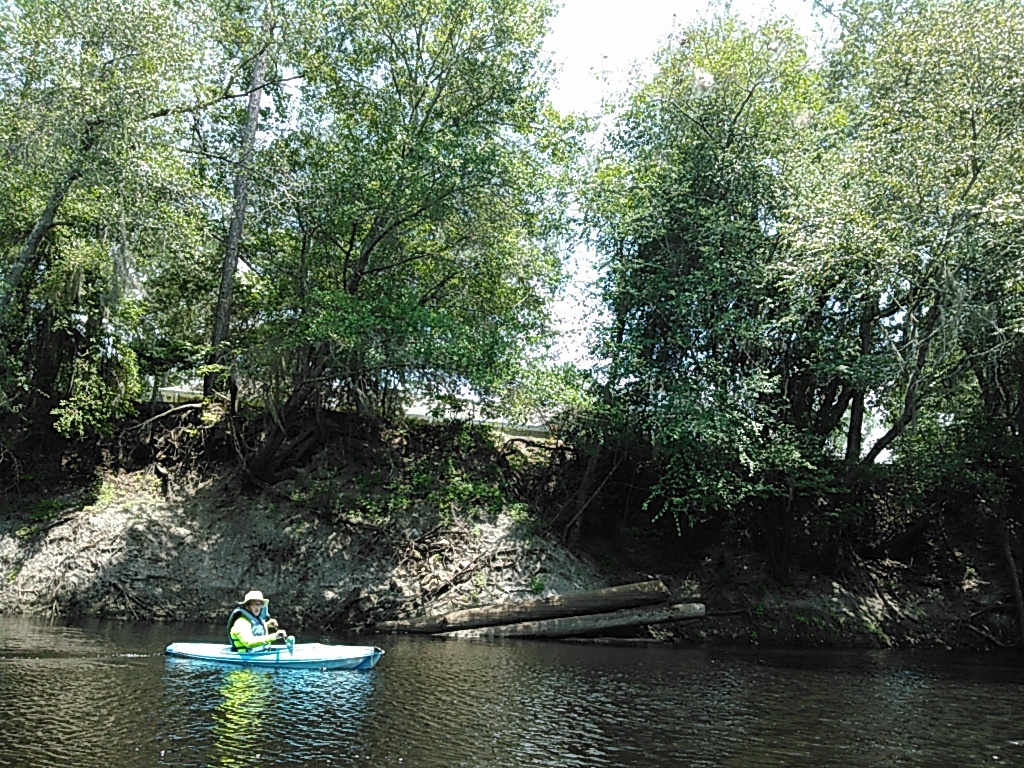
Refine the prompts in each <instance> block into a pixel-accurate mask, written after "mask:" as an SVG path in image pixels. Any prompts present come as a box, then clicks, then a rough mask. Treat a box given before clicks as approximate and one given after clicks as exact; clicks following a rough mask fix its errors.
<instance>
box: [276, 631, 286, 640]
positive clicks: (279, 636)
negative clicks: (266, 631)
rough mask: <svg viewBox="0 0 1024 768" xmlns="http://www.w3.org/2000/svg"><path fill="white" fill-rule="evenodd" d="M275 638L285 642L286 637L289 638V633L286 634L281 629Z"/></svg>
mask: <svg viewBox="0 0 1024 768" xmlns="http://www.w3.org/2000/svg"><path fill="white" fill-rule="evenodd" d="M275 637H277V639H278V640H284V639H285V638H286V637H288V633H287V632H285V631H284V630H283V629H279V630H277V632H276V633H275Z"/></svg>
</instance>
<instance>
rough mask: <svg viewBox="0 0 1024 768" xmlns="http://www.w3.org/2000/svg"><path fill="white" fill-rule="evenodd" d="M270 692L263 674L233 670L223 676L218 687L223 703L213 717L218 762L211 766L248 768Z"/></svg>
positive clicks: (249, 670) (270, 684) (258, 739)
mask: <svg viewBox="0 0 1024 768" xmlns="http://www.w3.org/2000/svg"><path fill="white" fill-rule="evenodd" d="M272 688H273V686H272V682H271V679H270V676H269V675H268V674H267V673H266V672H258V671H255V670H252V669H233V670H231V671H230V672H228V674H227V675H225V677H224V684H223V685H222V686H221V687H220V694H221V696H222V697H223V700H222V701H221V703H220V704H219V705H218V706H217V709H216V712H215V713H214V721H215V722H214V728H213V730H214V733H215V734H216V736H217V743H216V748H217V752H218V755H217V756H218V758H219V759H218V760H217V761H216V762H215V763H214V765H218V766H224V768H229V766H230V767H232V768H233V766H242V765H251V764H252V754H251V749H252V745H253V744H254V743H259V742H260V741H261V739H262V732H263V725H264V717H265V714H266V713H265V710H266V708H267V705H268V704H269V703H270V702H271V693H272Z"/></svg>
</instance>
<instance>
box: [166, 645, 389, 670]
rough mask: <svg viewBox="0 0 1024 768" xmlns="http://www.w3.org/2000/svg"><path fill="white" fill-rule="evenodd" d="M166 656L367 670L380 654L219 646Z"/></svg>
mask: <svg viewBox="0 0 1024 768" xmlns="http://www.w3.org/2000/svg"><path fill="white" fill-rule="evenodd" d="M167 654H168V655H169V656H176V657H178V658H183V659H197V660H200V661H215V662H219V663H221V664H244V665H247V666H255V667H278V668H281V669H371V668H372V667H373V666H374V665H375V664H376V663H377V662H378V661H380V657H381V656H383V655H384V651H383V650H381V649H380V648H377V647H376V646H373V645H324V644H322V643H296V644H294V645H293V646H291V648H289V647H288V646H286V645H271V646H266V647H265V648H260V649H259V650H255V651H234V650H232V649H231V646H230V645H226V644H221V643H171V644H170V645H168V646H167Z"/></svg>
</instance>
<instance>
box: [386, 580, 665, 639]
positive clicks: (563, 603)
mask: <svg viewBox="0 0 1024 768" xmlns="http://www.w3.org/2000/svg"><path fill="white" fill-rule="evenodd" d="M668 599H669V591H668V587H666V586H665V585H664V584H663V583H662V582H661V581H660V580H659V579H654V580H652V581H641V582H638V583H635V584H622V585H620V586H618V587H606V588H604V589H593V590H590V591H588V592H570V593H569V594H567V595H554V596H553V597H540V598H535V599H532V600H521V601H519V602H516V603H506V604H498V605H485V606H481V607H479V608H466V609H464V610H461V611H453V612H452V613H446V614H442V615H438V616H420V617H418V618H415V619H407V620H404V621H383V622H381V623H380V624H378V625H377V626H376V627H374V631H377V632H422V633H425V634H430V635H433V634H437V633H439V632H449V631H453V630H459V629H474V628H476V627H490V626H497V625H502V624H515V623H517V622H523V621H539V620H542V619H551V618H558V617H563V616H581V615H585V614H590V613H606V612H609V611H615V610H619V609H622V608H636V607H639V606H642V605H653V604H656V603H664V602H666V601H667V600H668Z"/></svg>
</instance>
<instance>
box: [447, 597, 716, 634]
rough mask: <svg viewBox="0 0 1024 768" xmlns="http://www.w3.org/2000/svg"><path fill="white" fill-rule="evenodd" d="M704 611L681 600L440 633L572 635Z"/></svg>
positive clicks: (692, 616)
mask: <svg viewBox="0 0 1024 768" xmlns="http://www.w3.org/2000/svg"><path fill="white" fill-rule="evenodd" d="M703 615H704V604H703V603H678V604H676V605H668V606H655V607H644V608H626V609H623V610H619V611H612V612H611V613H595V614H590V615H587V616H564V617H561V618H557V619H544V620H542V621H523V622H519V623H517V624H502V625H500V626H495V627H477V628H476V629H459V630H455V631H453V632H442V633H439V634H440V635H441V636H442V637H457V638H475V637H571V636H573V635H586V634H590V633H593V632H603V631H607V630H610V629H622V628H623V627H643V626H647V625H649V624H664V623H665V622H668V621H681V620H683V619H696V618H698V617H700V616H703Z"/></svg>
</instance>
